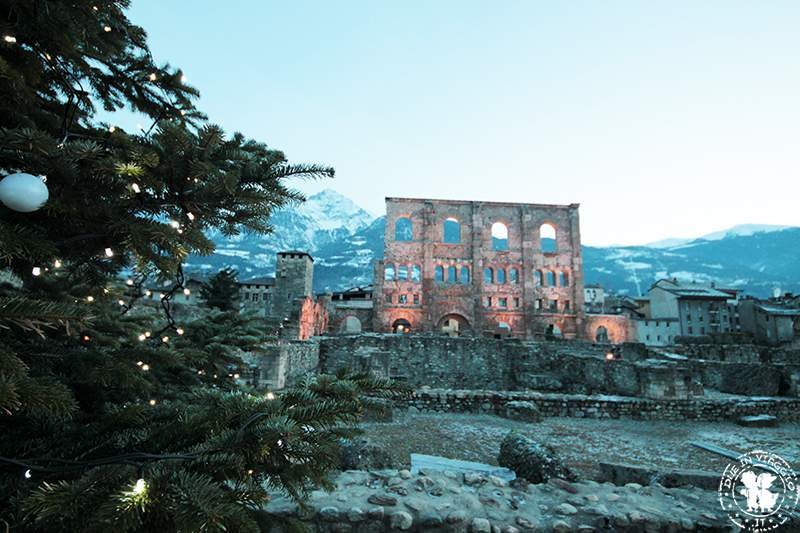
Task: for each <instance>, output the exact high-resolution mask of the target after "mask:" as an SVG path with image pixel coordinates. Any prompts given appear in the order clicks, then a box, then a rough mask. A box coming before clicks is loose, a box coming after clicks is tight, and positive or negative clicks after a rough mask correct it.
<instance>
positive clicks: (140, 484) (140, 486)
mask: <svg viewBox="0 0 800 533" xmlns="http://www.w3.org/2000/svg"><path fill="white" fill-rule="evenodd" d="M146 488H147V483H146V482H145V480H144V479H141V478H139V479H137V480H136V485H134V486H133V493H134V494H141V493H143V492H144V489H146Z"/></svg>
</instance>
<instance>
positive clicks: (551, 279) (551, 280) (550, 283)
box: [547, 270, 556, 287]
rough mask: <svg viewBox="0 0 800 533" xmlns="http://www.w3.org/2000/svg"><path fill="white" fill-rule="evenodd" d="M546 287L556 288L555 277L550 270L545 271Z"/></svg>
mask: <svg viewBox="0 0 800 533" xmlns="http://www.w3.org/2000/svg"><path fill="white" fill-rule="evenodd" d="M547 286H548V287H555V286H556V275H555V273H553V272H552V271H550V270H548V271H547Z"/></svg>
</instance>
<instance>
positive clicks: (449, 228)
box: [444, 218, 461, 244]
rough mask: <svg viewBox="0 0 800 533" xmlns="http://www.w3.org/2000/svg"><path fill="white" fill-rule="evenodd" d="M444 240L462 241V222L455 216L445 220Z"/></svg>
mask: <svg viewBox="0 0 800 533" xmlns="http://www.w3.org/2000/svg"><path fill="white" fill-rule="evenodd" d="M444 242H446V243H448V244H459V243H461V224H460V223H459V222H458V220H456V219H454V218H448V219H445V221H444Z"/></svg>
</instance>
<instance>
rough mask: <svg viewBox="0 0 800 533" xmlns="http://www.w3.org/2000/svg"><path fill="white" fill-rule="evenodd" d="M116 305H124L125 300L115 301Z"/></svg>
mask: <svg viewBox="0 0 800 533" xmlns="http://www.w3.org/2000/svg"><path fill="white" fill-rule="evenodd" d="M117 303H118V304H119V305H125V300H117Z"/></svg>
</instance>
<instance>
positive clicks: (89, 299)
mask: <svg viewBox="0 0 800 533" xmlns="http://www.w3.org/2000/svg"><path fill="white" fill-rule="evenodd" d="M86 301H87V302H90V303H91V302H93V301H94V296H87V297H86Z"/></svg>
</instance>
